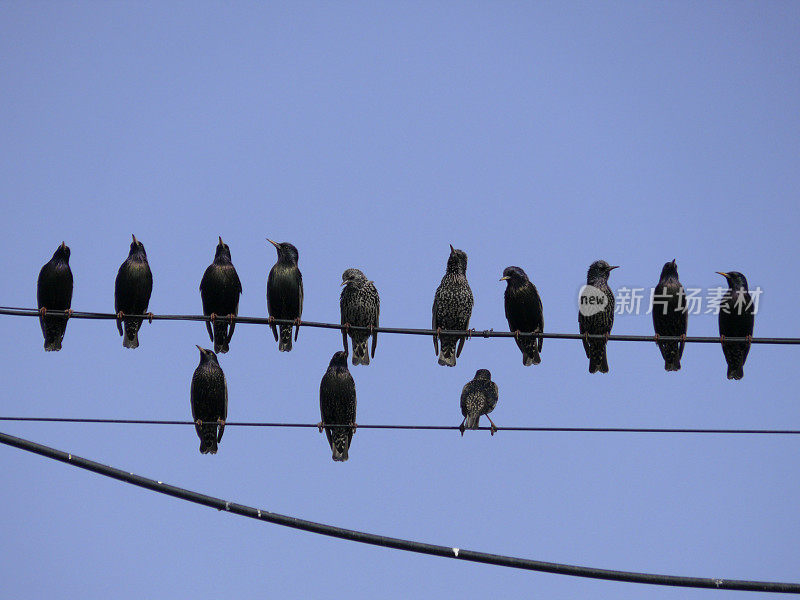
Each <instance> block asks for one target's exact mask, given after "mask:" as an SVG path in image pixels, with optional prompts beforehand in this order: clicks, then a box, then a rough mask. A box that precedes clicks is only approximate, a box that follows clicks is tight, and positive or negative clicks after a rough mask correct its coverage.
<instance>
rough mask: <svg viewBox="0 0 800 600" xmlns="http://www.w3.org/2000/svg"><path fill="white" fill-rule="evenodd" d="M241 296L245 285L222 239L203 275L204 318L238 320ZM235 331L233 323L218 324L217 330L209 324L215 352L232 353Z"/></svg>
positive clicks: (221, 322)
mask: <svg viewBox="0 0 800 600" xmlns="http://www.w3.org/2000/svg"><path fill="white" fill-rule="evenodd" d="M241 293H242V283H241V282H240V281H239V276H238V275H237V274H236V269H235V268H234V266H233V263H232V262H231V250H230V248H228V244H226V243H224V242H223V241H222V236H220V238H219V244H217V252H216V254H215V255H214V262H213V263H211V264H210V265H209V266H208V268H207V269H206V272H205V273H203V279H202V281H200V297H201V298H202V300H203V314H204V315H207V316H208V315H210V316H211V317H212V318H214V317H223V316H236V315H237V314H239V294H241ZM234 327H236V323H235V322H234V321H233V320H230V321H228V322H226V321H225V320H220V321H216V320H215V321H214V325H213V329H212V325H211V322H210V321H206V329H208V336H209V337H210V338H211V341H212V342H214V352H219V353H220V354H224V353H225V352H227V351H228V344H229V343H230V341H231V338H232V337H233V329H234Z"/></svg>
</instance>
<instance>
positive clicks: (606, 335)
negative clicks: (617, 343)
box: [603, 331, 609, 343]
mask: <svg viewBox="0 0 800 600" xmlns="http://www.w3.org/2000/svg"><path fill="white" fill-rule="evenodd" d="M608 336H609V333H608V331H606V332H605V333H604V334H603V337H604V338H606V343H608Z"/></svg>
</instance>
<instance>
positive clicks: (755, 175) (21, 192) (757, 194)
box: [0, 2, 800, 600]
mask: <svg viewBox="0 0 800 600" xmlns="http://www.w3.org/2000/svg"><path fill="white" fill-rule="evenodd" d="M799 34H800V5H798V4H797V3H792V2H760V3H755V2H724V3H722V2H713V3H712V2H706V3H688V2H686V3H681V2H673V3H660V2H659V3H652V2H630V3H615V2H603V3H596V2H578V3H571V4H565V3H560V2H558V3H556V2H553V3H516V2H514V3H511V2H508V3H488V2H487V3H479V2H463V3H455V2H454V3H446V2H405V3H390V2H380V3H373V2H363V3H303V2H291V3H284V4H278V3H273V4H261V3H238V4H236V5H234V6H229V5H227V4H224V3H189V2H179V3H147V2H142V3H119V2H115V3H97V2H93V3H38V2H25V3H23V2H6V3H3V4H2V5H0V81H2V84H1V85H2V88H1V89H0V115H2V116H1V117H0V139H1V140H2V143H1V144H0V199H1V200H2V208H3V219H2V220H0V240H2V242H0V244H2V249H3V252H2V255H1V256H0V272H2V278H1V279H2V284H1V285H2V294H1V295H0V304H5V305H12V306H34V305H35V300H36V295H35V289H36V278H37V275H38V272H39V269H40V268H41V266H42V265H43V264H44V263H45V262H46V261H48V260H49V259H50V257H51V255H52V253H53V251H54V250H55V248H56V246H58V244H59V243H61V241H62V240H65V241H66V242H67V244H68V245H69V246H70V247H71V249H72V258H71V266H72V271H73V273H74V278H75V292H74V296H73V308H75V309H76V310H86V311H105V312H111V311H113V306H114V305H113V289H114V277H115V276H116V272H117V269H118V267H119V265H120V263H121V262H122V261H123V260H124V259H125V257H126V256H127V253H128V246H129V243H130V235H131V233H135V234H136V236H137V238H139V239H140V240H141V241H142V242H143V243H144V245H145V248H146V250H147V254H148V257H149V259H150V265H151V267H152V270H153V274H154V289H153V295H152V299H151V302H150V308H151V310H152V311H154V312H157V313H197V312H200V310H201V303H200V295H199V292H198V286H199V283H200V278H201V276H202V274H203V271H204V269H205V268H206V266H208V264H209V263H210V262H211V260H212V258H213V255H214V248H215V245H216V242H217V236H218V235H222V237H223V239H224V240H225V241H226V242H227V243H228V244H229V245H230V248H231V252H232V255H233V261H234V264H235V265H236V268H237V270H238V272H239V276H240V278H241V280H242V285H243V287H244V293H243V295H242V298H241V304H240V314H243V315H256V316H263V315H265V314H266V300H265V285H266V277H267V272H268V271H269V269H270V267H271V266H272V264H273V263H274V262H275V258H276V253H275V250H274V248H273V247H272V246H271V245H269V244H268V243H267V242H266V240H265V238H266V237H270V238H272V239H276V240H280V241H291V242H292V243H294V244H295V245H296V246H297V248H298V249H299V252H300V268H301V270H302V272H303V277H304V282H305V311H304V317H306V318H307V319H309V320H318V321H337V320H338V318H339V304H338V296H339V292H340V287H339V283H340V281H341V274H342V271H344V270H345V269H346V268H348V267H358V268H361V269H362V270H363V271H364V272H365V273H366V274H367V276H368V277H369V278H370V279H373V280H374V281H375V284H376V286H377V287H378V290H379V292H380V294H381V323H382V324H384V325H387V326H398V327H428V326H429V325H430V316H431V312H430V311H431V304H432V301H433V295H434V291H435V289H436V287H437V285H438V284H439V281H440V279H441V277H442V275H443V273H444V268H445V263H446V260H447V256H448V252H449V247H448V244H450V243H452V244H453V245H454V246H456V247H458V248H463V249H464V250H465V251H466V252H467V254H468V255H469V268H468V272H467V274H468V277H469V281H470V283H471V286H472V290H473V292H474V295H475V309H474V311H473V319H472V325H473V326H474V327H477V328H479V329H486V328H490V327H493V328H495V329H505V328H506V327H507V324H506V321H505V318H504V312H503V289H504V285H505V284H504V283H501V282H499V281H498V279H499V277H500V276H501V274H502V270H503V268H504V267H506V266H509V265H519V266H521V267H523V268H524V269H525V270H526V271H527V272H528V274H529V275H530V276H531V277H532V279H533V281H534V282H535V283H536V284H537V286H538V289H539V291H540V294H541V296H542V299H543V303H544V310H545V323H546V329H547V330H548V331H559V332H576V331H577V318H576V315H577V308H576V296H577V292H578V289H579V288H580V286H581V284H582V283H584V282H585V274H586V269H587V267H588V265H589V264H590V263H591V262H592V261H593V260H596V259H599V258H602V259H605V260H608V261H609V262H610V263H612V264H619V265H621V268H620V269H619V270H617V271H614V273H613V274H612V277H611V284H612V286H613V287H615V288H616V287H619V286H623V285H627V286H636V287H650V286H653V285H654V284H655V283H656V282H657V280H658V275H659V273H660V270H661V267H662V265H663V264H664V263H665V262H666V261H668V260H671V259H672V258H677V262H678V267H679V271H680V275H681V279H682V281H683V283H684V284H685V285H686V286H696V287H703V288H706V287H709V286H718V285H721V284H723V283H724V282H723V280H722V278H721V277H719V276H718V275H715V273H714V271H719V270H723V271H724V270H739V271H742V272H743V273H744V274H745V275H746V276H747V278H748V280H749V282H750V284H751V286H752V287H756V286H760V287H761V288H762V289H763V290H764V292H763V295H762V297H761V302H760V307H759V308H760V311H759V314H758V315H757V317H756V322H755V333H756V335H769V336H790V335H791V336H797V335H800V327H799V326H798V324H797V298H798V295H799V294H800V289H799V288H800V284H798V278H797V272H798V258H797V256H798V237H797V236H798V233H797V231H798V221H799V220H800V219H799V218H798V192H800V35H799ZM614 332H615V333H631V334H650V333H651V332H652V320H651V317H650V316H649V315H646V314H640V315H638V316H633V315H625V316H618V317H617V319H616V323H615V326H614ZM689 332H690V334H693V335H716V334H717V319H716V317H715V316H713V315H698V316H692V317H690V320H689ZM0 334H1V335H2V340H3V341H4V348H5V351H4V353H3V365H4V366H3V371H2V373H3V381H4V387H3V389H4V393H3V397H2V400H1V401H0V402H2V410H1V411H0V412H2V413H3V414H5V415H27V416H77V417H109V418H145V419H188V418H189V417H190V411H189V382H190V379H191V376H192V373H193V371H194V369H195V367H196V366H197V363H198V359H199V355H198V352H197V350H196V348H195V346H194V345H195V344H202V345H205V346H206V347H207V346H208V345H209V340H208V336H207V334H206V330H205V327H204V326H203V324H202V323H187V322H157V323H154V324H152V325H147V324H145V325H144V326H143V328H142V332H141V333H140V342H141V346H140V348H139V349H138V350H135V351H129V350H124V349H123V348H122V342H121V340H120V337H119V336H118V335H117V332H116V328H115V325H114V323H113V321H77V320H76V321H72V322H70V323H69V326H68V328H67V333H66V336H65V339H64V347H63V351H61V352H59V353H45V352H44V351H43V348H42V344H43V341H42V337H41V332H40V330H39V324H38V322H37V321H36V319H32V318H27V319H26V318H12V317H2V318H0ZM340 346H341V338H340V336H339V333H338V332H336V331H328V330H312V329H303V330H301V332H300V338H299V341H298V342H297V344H296V345H295V348H294V350H292V352H291V353H279V352H278V350H277V344H276V343H275V342H274V341H273V339H272V336H271V334H270V333H269V331H268V329H266V328H264V327H261V326H253V325H239V326H238V327H237V329H236V334H235V336H234V338H233V341H232V343H231V351H230V353H229V354H227V355H223V356H222V357H221V358H220V362H221V365H222V367H223V369H224V371H225V374H226V376H227V380H228V387H229V395H230V408H229V419H231V420H254V421H263V420H267V421H293V422H297V421H301V422H316V421H317V420H319V405H318V389H319V381H320V378H321V377H322V374H323V373H324V371H325V369H326V367H327V364H328V361H329V360H330V357H331V355H332V353H333V352H335V351H336V350H338V349H339V348H340ZM798 352H800V350H798V348H797V347H787V346H783V347H776V346H756V347H754V348H753V350H752V351H751V353H750V357H749V360H748V362H747V365H746V367H745V378H744V379H743V380H742V381H739V382H732V381H728V380H727V379H726V378H725V371H726V369H725V361H724V359H723V356H722V352H721V350H720V348H719V347H718V346H716V345H699V344H693V345H687V348H686V351H685V354H684V358H683V369H682V370H681V371H680V372H679V373H677V374H675V373H666V372H665V371H664V369H663V361H662V359H661V357H660V354H659V352H658V349H657V348H656V347H655V345H653V344H640V343H639V344H634V343H623V342H617V343H610V345H609V361H610V366H611V372H610V374H609V375H605V376H602V375H592V376H590V375H589V374H588V361H587V360H586V358H585V356H584V354H583V350H582V348H581V344H580V342H577V341H562V340H546V341H545V343H544V348H543V353H542V364H541V365H539V366H536V367H528V368H525V367H523V366H522V360H521V354H520V352H519V350H518V349H517V348H516V346H515V345H514V343H513V341H511V340H484V339H475V340H472V341H469V342H467V344H466V347H465V349H464V351H463V354H462V355H461V358H460V359H459V361H458V366H457V367H456V368H454V369H448V368H444V367H440V366H438V365H437V364H436V357H435V356H434V352H433V345H432V343H431V340H430V339H429V338H427V337H411V336H390V335H383V336H381V338H380V341H379V344H378V351H377V354H376V357H375V360H374V362H373V363H372V364H371V365H370V366H369V367H353V368H352V369H351V370H352V373H353V376H354V378H355V381H356V387H357V391H358V420H359V422H362V423H417V424H453V425H457V424H459V423H460V421H461V413H460V409H459V396H460V392H461V388H462V386H463V385H464V383H465V382H466V381H468V380H469V379H471V378H472V376H473V375H474V373H475V370H476V369H478V368H488V369H490V370H491V372H492V375H493V378H494V380H495V381H496V382H497V383H498V385H499V388H500V401H499V403H498V406H497V408H496V409H495V411H494V413H493V415H492V416H493V418H494V421H495V422H496V423H497V424H498V425H542V426H623V427H624V426H637V427H638V426H643V427H744V428H779V427H791V428H798V427H800V410H799V409H798V398H797V387H798V371H797V361H798V358H800V355H798ZM0 429H1V430H3V431H6V432H8V433H11V434H14V435H19V436H22V437H27V438H31V439H34V440H36V441H39V442H41V443H45V444H48V445H52V446H55V447H57V448H60V449H63V450H67V451H70V452H73V453H75V454H78V455H81V456H86V457H88V458H92V459H95V460H99V461H101V462H105V463H109V464H112V465H115V466H118V467H121V468H124V469H127V470H130V471H134V472H137V473H140V474H143V475H146V476H150V477H154V478H156V479H160V480H163V481H166V482H170V483H174V484H176V485H180V486H184V487H187V488H190V489H193V490H198V491H202V492H206V493H209V494H212V495H216V496H221V497H223V498H225V499H229V500H231V501H236V502H241V503H245V504H251V505H255V506H258V507H260V508H265V509H269V510H273V511H277V512H282V513H287V514H291V515H295V516H299V517H303V518H307V519H312V520H318V521H323V522H327V523H332V524H336V525H340V526H344V527H350V528H356V529H364V530H368V531H373V532H377V533H382V534H386V535H391V536H398V537H407V538H411V539H417V540H421V541H427V542H432V543H441V544H446V545H452V546H458V547H462V548H470V549H476V550H484V551H489V552H496V553H505V554H513V555H521V556H525V557H529V558H535V559H541V560H548V561H557V562H565V563H573V564H581V565H591V566H596V567H605V568H612V569H625V570H636V571H649V572H657V573H667V574H679V575H694V576H706V577H720V578H744V579H766V580H785V581H792V580H794V581H797V580H798V570H797V564H798V555H799V550H800V548H799V546H800V541H799V540H800V511H798V496H800V484H798V477H797V473H798V465H800V439H798V438H796V437H777V436H773V437H767V436H763V437H752V436H751V437H746V436H739V437H734V436H691V435H631V434H627V435H626V434H565V433H560V434H556V433H552V434H551V433H547V434H544V433H541V434H539V433H535V434H534V433H514V432H501V433H499V434H498V435H495V436H494V437H490V436H489V434H488V432H467V435H465V436H464V437H463V438H461V437H460V436H459V435H458V433H457V432H425V431H419V432H409V431H374V430H373V431H368V430H360V431H358V432H357V433H356V435H355V438H354V440H353V444H352V447H351V450H350V460H349V461H348V462H347V463H344V464H338V463H333V462H332V461H331V457H330V450H329V448H328V447H327V444H326V441H325V438H324V436H323V435H320V434H318V433H317V432H316V431H315V430H286V429H283V430H274V429H269V430H268V429H245V428H229V429H228V430H227V431H226V433H225V437H224V439H223V441H222V444H221V447H220V452H219V454H217V455H216V456H202V455H200V454H199V452H198V444H199V441H198V439H197V437H196V435H195V432H194V430H193V428H191V427H166V426H121V425H55V424H54V425H45V424H19V423H16V424H11V423H5V424H2V425H0ZM0 470H1V471H2V473H3V485H2V486H1V487H0V506H2V510H0V539H2V540H3V541H2V546H3V554H2V560H0V580H1V581H2V587H3V594H4V595H5V596H7V597H9V598H76V597H80V598H106V597H108V596H109V594H111V595H113V596H114V597H115V598H122V599H128V598H130V599H134V598H145V597H149V598H155V597H164V598H167V597H173V598H189V597H191V598H196V599H205V598H208V599H212V598H213V599H218V598H252V597H263V596H276V597H284V598H303V597H322V596H337V597H347V598H375V597H381V598H407V597H411V596H415V597H421V598H441V597H453V598H455V597H458V598H487V597H494V596H498V595H499V596H512V595H516V596H519V595H522V594H525V595H526V596H533V597H544V598H549V599H561V598H563V599H573V598H583V597H594V598H598V597H603V598H608V597H613V598H626V599H627V598H647V599H648V600H649V599H654V598H659V599H660V598H664V599H677V598H681V599H683V598H711V597H715V598H716V597H721V596H725V597H726V598H736V597H742V598H744V597H748V598H749V597H752V596H751V595H748V594H745V593H731V592H715V591H698V590H694V591H692V590H685V589H672V588H656V587H651V586H641V585H632V584H620V583H610V582H598V581H590V580H583V579H575V578H569V577H563V576H556V575H549V574H538V573H529V572H518V571H513V570H508V569H502V568H499V567H491V566H483V565H475V564H469V563H461V562H456V561H448V560H443V559H439V558H432V557H425V556H418V555H413V554H407V553H401V552H397V551H392V550H385V549H379V548H373V547H369V546H361V545H358V544H353V543H349V542H344V541H340V540H332V539H328V538H324V537H321V536H317V535H312V534H307V533H303V532H297V531H293V530H288V529H283V528H280V527H277V526H272V525H265V524H259V523H256V522H253V521H250V520H247V519H242V518H239V517H235V516H231V515H226V514H222V513H219V512H216V511H213V510H209V509H207V508H203V507H199V506H194V505H189V504H186V503H183V502H180V501H178V500H174V499H170V498H166V497H164V496H160V495H157V494H153V493H150V492H147V491H144V490H140V489H137V488H133V487H130V486H127V485H123V484H120V483H118V482H115V481H112V480H109V479H106V478H102V477H100V476H97V475H93V474H90V473H87V472H84V471H80V470H76V469H73V468H70V467H67V466H65V465H62V464H59V463H55V462H52V461H48V460H46V459H43V458H41V457H36V456H33V455H29V454H25V453H22V452H20V451H17V450H14V449H10V448H0Z"/></svg>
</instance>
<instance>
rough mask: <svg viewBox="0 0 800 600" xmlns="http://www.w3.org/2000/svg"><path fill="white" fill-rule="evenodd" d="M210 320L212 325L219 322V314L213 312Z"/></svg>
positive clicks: (209, 316)
mask: <svg viewBox="0 0 800 600" xmlns="http://www.w3.org/2000/svg"><path fill="white" fill-rule="evenodd" d="M208 318H209V319H210V320H211V322H212V323H215V322H216V320H217V313H213V312H212V313H211V314H210V315H208Z"/></svg>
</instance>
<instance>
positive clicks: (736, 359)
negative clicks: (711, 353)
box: [717, 271, 755, 379]
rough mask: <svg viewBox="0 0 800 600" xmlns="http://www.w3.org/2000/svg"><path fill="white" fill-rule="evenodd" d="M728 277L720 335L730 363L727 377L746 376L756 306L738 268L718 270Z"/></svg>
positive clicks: (723, 300) (720, 313) (722, 307)
mask: <svg viewBox="0 0 800 600" xmlns="http://www.w3.org/2000/svg"><path fill="white" fill-rule="evenodd" d="M717 273H719V274H720V275H722V276H723V277H724V278H725V279H727V280H728V289H727V290H726V291H725V294H724V296H723V297H722V301H721V302H720V310H719V336H720V338H722V340H723V341H722V352H723V354H725V360H726V361H727V363H728V379H741V378H742V377H744V363H745V361H746V360H747V353H748V352H750V339H752V337H753V321H754V319H755V307H754V305H753V301H752V297H751V296H750V291H749V290H748V288H747V279H745V277H744V275H742V274H741V273H739V272H738V271H730V272H728V273H723V272H721V271H717ZM726 337H746V338H748V339H747V341H745V342H726V341H724V340H725V338H726Z"/></svg>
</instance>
